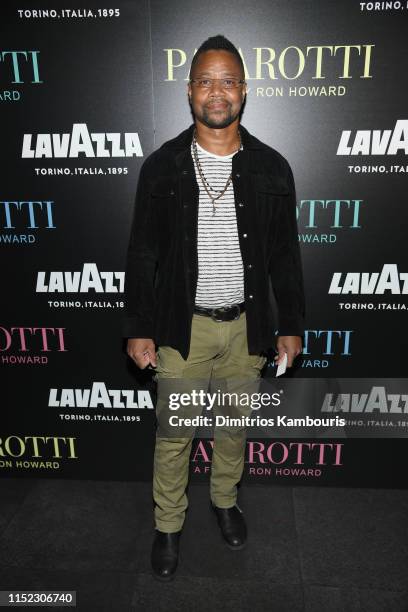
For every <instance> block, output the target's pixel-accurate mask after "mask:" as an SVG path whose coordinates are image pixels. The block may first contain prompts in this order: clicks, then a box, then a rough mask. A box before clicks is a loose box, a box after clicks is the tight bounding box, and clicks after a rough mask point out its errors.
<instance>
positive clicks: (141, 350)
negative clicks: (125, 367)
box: [127, 338, 157, 370]
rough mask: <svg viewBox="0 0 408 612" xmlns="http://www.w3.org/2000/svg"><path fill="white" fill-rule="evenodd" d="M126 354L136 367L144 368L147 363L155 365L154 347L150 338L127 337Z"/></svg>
mask: <svg viewBox="0 0 408 612" xmlns="http://www.w3.org/2000/svg"><path fill="white" fill-rule="evenodd" d="M127 354H128V355H129V357H130V358H131V359H133V361H134V362H135V364H136V365H137V367H138V368H141V369H142V370H144V369H145V368H147V366H148V365H151V366H152V367H153V368H155V367H156V365H157V362H156V349H155V344H154V341H153V340H152V339H151V338H128V342H127Z"/></svg>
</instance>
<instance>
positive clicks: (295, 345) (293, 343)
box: [275, 336, 302, 368]
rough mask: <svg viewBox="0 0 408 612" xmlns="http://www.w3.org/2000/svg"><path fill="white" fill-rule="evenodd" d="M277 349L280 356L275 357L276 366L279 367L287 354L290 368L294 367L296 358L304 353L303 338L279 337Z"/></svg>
mask: <svg viewBox="0 0 408 612" xmlns="http://www.w3.org/2000/svg"><path fill="white" fill-rule="evenodd" d="M276 348H277V350H278V355H276V357H275V364H276V365H279V364H280V363H281V361H282V360H283V357H284V355H285V353H287V356H288V368H290V367H291V366H292V365H293V360H294V359H295V357H297V356H298V355H300V353H301V352H302V338H301V336H278V341H277V343H276Z"/></svg>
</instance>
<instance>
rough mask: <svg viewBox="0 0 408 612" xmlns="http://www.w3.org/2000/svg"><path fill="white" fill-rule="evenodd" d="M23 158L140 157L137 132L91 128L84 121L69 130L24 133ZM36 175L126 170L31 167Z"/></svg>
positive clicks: (120, 170)
mask: <svg viewBox="0 0 408 612" xmlns="http://www.w3.org/2000/svg"><path fill="white" fill-rule="evenodd" d="M21 157H22V158H23V159H43V158H45V159H78V158H82V159H83V158H90V159H95V158H100V159H101V158H105V159H106V158H126V157H127V158H133V157H143V150H142V145H141V143H140V138H139V134H138V133H137V132H126V133H125V134H121V133H119V132H90V131H89V129H88V126H87V124H86V123H74V124H73V126H72V130H71V132H70V133H69V132H67V133H63V134H61V133H52V134H24V135H23V144H22V149H21ZM34 170H35V174H36V175H37V176H48V175H77V176H82V175H99V174H103V175H108V174H128V168H127V167H124V166H112V167H74V168H72V167H69V168H67V167H55V166H53V167H49V168H44V167H42V168H34Z"/></svg>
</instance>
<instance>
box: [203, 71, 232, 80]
mask: <svg viewBox="0 0 408 612" xmlns="http://www.w3.org/2000/svg"><path fill="white" fill-rule="evenodd" d="M221 75H222V76H221V78H223V79H225V78H226V77H234V78H237V79H240V78H241V75H239V74H236V73H235V72H222V73H221ZM198 77H209V78H215V77H212V76H211V72H198V73H197V74H196V76H195V77H194V78H198Z"/></svg>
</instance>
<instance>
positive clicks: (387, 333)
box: [0, 0, 408, 487]
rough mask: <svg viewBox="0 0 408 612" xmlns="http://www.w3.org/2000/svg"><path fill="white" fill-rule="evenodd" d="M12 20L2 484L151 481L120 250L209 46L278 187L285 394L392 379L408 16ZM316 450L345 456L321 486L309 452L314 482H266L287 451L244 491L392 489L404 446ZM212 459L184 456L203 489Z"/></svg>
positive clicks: (181, 11) (5, 147) (273, 8)
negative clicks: (226, 68) (297, 318)
mask: <svg viewBox="0 0 408 612" xmlns="http://www.w3.org/2000/svg"><path fill="white" fill-rule="evenodd" d="M10 4H11V3H9V5H8V8H3V9H2V22H1V23H2V25H1V27H2V37H1V39H2V46H1V57H0V59H1V61H0V75H1V86H0V98H1V111H2V113H1V121H2V156H3V159H2V161H3V163H2V181H1V202H0V219H1V228H0V249H1V251H2V268H1V269H2V306H1V321H0V363H1V366H2V367H1V370H2V385H1V394H2V408H1V423H0V426H1V429H0V438H1V444H0V468H1V470H0V474H1V475H2V476H22V477H27V476H35V477H39V476H43V477H64V478H106V479H149V478H151V466H152V453H153V444H154V410H153V409H152V406H153V403H154V386H153V385H152V383H151V381H150V379H149V377H148V375H147V374H144V373H142V374H141V373H139V372H137V370H136V368H135V367H134V366H133V364H132V363H130V361H129V359H128V358H127V356H126V354H125V351H124V344H123V341H122V339H121V317H122V312H123V280H124V272H123V271H124V262H125V255H126V248H127V241H128V237H129V229H130V221H131V216H132V207H133V202H134V195H135V190H136V185H137V178H138V172H139V170H140V166H141V164H142V163H143V160H144V159H145V158H146V156H147V155H149V154H150V153H151V152H152V151H153V150H154V149H155V148H157V147H158V146H160V144H161V143H163V142H164V141H165V140H167V139H168V138H171V137H173V136H174V135H176V134H177V133H178V132H179V131H181V130H182V129H184V128H185V127H187V125H189V124H190V123H191V120H192V118H191V114H190V111H189V107H188V104H187V95H186V83H187V78H188V67H189V64H190V61H191V57H192V55H193V53H194V50H195V49H196V48H197V47H198V46H199V44H200V43H201V42H202V41H203V40H204V39H206V38H207V37H208V36H211V35H214V34H216V33H222V34H224V35H226V36H227V37H228V38H230V39H231V40H232V41H233V42H234V43H235V44H236V45H237V46H238V47H239V48H240V50H241V52H242V55H243V58H244V61H245V65H246V69H247V81H248V85H249V88H250V91H249V94H248V99H247V103H246V108H245V111H244V115H243V124H244V125H245V126H246V127H247V128H248V129H249V130H250V131H251V132H253V133H254V134H255V135H257V136H258V137H259V138H260V139H261V140H263V141H265V142H267V143H269V144H270V145H271V146H273V147H274V148H276V149H278V150H279V151H280V152H281V153H282V154H283V155H285V156H286V157H287V158H288V160H289V162H290V163H291V166H292V168H293V171H294V175H295V180H296V185H297V197H298V223H299V239H300V241H301V248H302V254H303V262H304V273H305V284H306V291H307V332H306V335H305V339H304V346H305V348H304V353H303V356H302V359H301V360H300V364H299V367H298V369H297V370H296V372H295V376H299V377H304V378H319V377H328V378H336V377H361V378H364V377H369V378H375V377H382V378H387V377H393V378H403V377H404V376H405V364H404V356H405V354H406V348H407V336H406V333H405V329H406V320H407V311H406V309H405V307H406V304H407V293H408V283H407V282H406V281H405V274H406V264H407V262H406V256H405V253H406V250H405V248H404V247H405V243H404V240H405V232H404V229H403V228H404V227H405V225H406V222H407V213H406V193H405V186H406V170H407V168H408V166H407V153H408V119H407V116H406V95H407V91H408V87H407V79H408V76H407V74H408V71H407V65H406V64H407V60H406V55H407V54H406V19H407V15H408V4H406V3H404V2H382V3H372V2H367V3H365V2H356V1H354V0H350V1H348V2H345V1H342V2H330V3H328V2H325V1H324V0H314V1H313V2H301V1H294V2H291V3H287V2H284V1H281V0H273V1H260V0H258V1H257V2H256V3H255V4H253V5H251V6H249V5H248V3H247V2H243V1H241V0H238V1H234V2H229V3H220V2H215V1H213V0H210V1H207V2H206V3H201V2H198V1H197V0H193V1H191V0H190V1H189V2H186V1H185V0H177V1H175V2H171V3H168V2H164V1H162V0H151V1H150V2H147V1H146V2H145V1H143V0H138V1H137V2H136V1H135V2H129V1H128V2H125V1H122V0H121V1H119V2H116V3H115V6H114V7H112V6H111V5H109V4H108V3H106V2H98V3H95V2H87V3H86V6H85V3H82V4H83V6H82V8H79V7H80V5H81V3H80V2H79V3H78V2H75V3H70V2H68V3H65V6H66V7H67V8H66V9H61V8H55V4H54V5H51V4H48V5H47V4H43V5H42V8H41V10H39V9H38V8H37V7H36V6H34V4H33V3H28V2H25V3H23V4H18V5H17V4H16V5H15V6H11V5H10ZM376 4H377V5H378V4H379V8H378V9H376V8H375V5H376ZM70 6H71V8H69V7H70ZM384 266H385V267H384ZM347 273H349V275H348V276H346V275H347ZM363 273H366V274H365V275H364V274H363ZM350 274H352V276H350ZM375 274H378V277H377V276H375ZM366 281H368V282H369V286H368V288H367V287H365V284H367V283H366ZM370 283H371V284H370ZM405 285H407V287H405ZM381 287H382V288H381ZM341 291H343V292H342V293H339V292H341ZM379 291H381V292H379ZM325 442H326V443H331V444H333V445H335V444H339V445H341V447H335V446H333V447H331V450H330V449H329V448H328V452H329V451H330V453H331V454H330V455H328V456H327V462H325V465H321V462H320V463H319V461H318V449H317V450H316V449H315V450H311V449H308V451H307V452H305V455H304V460H305V466H306V467H309V468H310V469H311V472H309V473H303V472H302V473H298V474H295V473H294V472H293V468H296V467H299V465H298V464H297V463H296V452H295V451H296V448H297V447H296V443H295V441H293V443H294V445H293V446H292V449H289V447H288V449H289V450H288V454H287V459H285V460H284V461H282V462H281V461H280V457H281V456H282V457H283V456H285V453H284V454H283V455H279V452H278V451H282V448H283V446H282V445H283V444H285V445H288V444H290V441H288V440H286V441H275V443H276V446H275V450H276V453H277V454H276V455H275V458H276V459H275V461H270V460H269V459H268V458H266V462H267V463H268V470H269V471H268V470H265V469H264V468H265V465H264V464H262V465H261V464H260V463H259V462H260V459H259V454H258V455H256V454H255V455H253V454H252V455H251V452H252V451H253V447H252V449H251V447H250V446H249V447H248V456H247V463H246V471H245V477H246V479H247V481H248V482H252V481H256V482H259V481H261V482H268V483H273V482H279V483H291V484H293V483H301V484H309V483H310V484H319V483H321V484H330V485H344V484H348V485H359V486H365V485H367V486H375V485H376V484H377V485H379V486H401V487H403V486H405V484H406V478H405V474H404V472H403V470H402V469H401V470H399V466H400V465H402V457H403V445H404V440H390V439H388V440H386V439H371V440H350V439H331V440H325ZM271 443H272V441H271V440H270V441H269V442H268V443H267V444H271ZM249 444H250V442H249ZM279 445H281V446H279ZM336 448H340V449H341V460H338V461H336V460H334V457H335V449H336ZM210 458H211V448H210V444H209V442H208V441H202V442H200V441H197V442H196V444H195V449H194V452H193V455H192V462H191V466H192V473H193V477H194V478H197V479H206V478H208V471H209V463H210ZM257 462H258V463H257ZM257 467H258V468H262V469H259V471H258V473H256V472H257ZM251 468H252V470H251ZM253 468H255V470H254V469H253ZM285 470H286V471H285Z"/></svg>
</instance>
